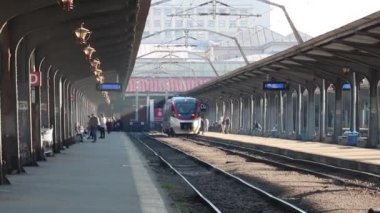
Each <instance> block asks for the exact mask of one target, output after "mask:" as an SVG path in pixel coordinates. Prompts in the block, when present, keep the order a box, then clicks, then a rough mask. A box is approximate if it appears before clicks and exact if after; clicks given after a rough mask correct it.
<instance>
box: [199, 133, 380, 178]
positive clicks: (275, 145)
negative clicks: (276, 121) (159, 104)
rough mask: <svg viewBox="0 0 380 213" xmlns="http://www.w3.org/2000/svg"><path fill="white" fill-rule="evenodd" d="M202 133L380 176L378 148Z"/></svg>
mask: <svg viewBox="0 0 380 213" xmlns="http://www.w3.org/2000/svg"><path fill="white" fill-rule="evenodd" d="M202 136H204V137H208V138H216V139H223V140H228V141H233V142H236V143H238V144H243V143H244V145H246V146H247V144H248V145H249V147H251V148H256V149H259V150H263V151H267V152H272V153H277V154H282V155H286V156H289V157H292V158H296V159H304V160H310V161H315V162H319V163H325V164H329V165H333V166H339V167H344V168H348V169H354V170H359V171H363V172H369V173H373V174H377V175H380V149H366V148H359V147H354V146H346V145H338V144H329V143H319V142H312V141H297V140H287V139H281V138H269V137H257V136H250V135H238V134H224V133H217V132H205V133H204V135H202Z"/></svg>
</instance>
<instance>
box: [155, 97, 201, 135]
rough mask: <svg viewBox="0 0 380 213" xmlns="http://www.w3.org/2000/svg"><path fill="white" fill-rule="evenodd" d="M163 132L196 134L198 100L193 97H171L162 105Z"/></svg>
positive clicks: (198, 113)
mask: <svg viewBox="0 0 380 213" xmlns="http://www.w3.org/2000/svg"><path fill="white" fill-rule="evenodd" d="M162 128H163V132H164V133H166V134H168V135H169V136H172V135H187V134H198V133H199V131H200V128H201V117H200V102H199V101H198V100H197V99H196V98H193V97H172V98H171V99H168V100H167V102H166V103H165V106H164V120H163V122H162Z"/></svg>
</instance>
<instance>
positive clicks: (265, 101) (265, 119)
mask: <svg viewBox="0 0 380 213" xmlns="http://www.w3.org/2000/svg"><path fill="white" fill-rule="evenodd" d="M267 114H268V97H267V92H264V99H263V135H266V133H267V131H268V116H267Z"/></svg>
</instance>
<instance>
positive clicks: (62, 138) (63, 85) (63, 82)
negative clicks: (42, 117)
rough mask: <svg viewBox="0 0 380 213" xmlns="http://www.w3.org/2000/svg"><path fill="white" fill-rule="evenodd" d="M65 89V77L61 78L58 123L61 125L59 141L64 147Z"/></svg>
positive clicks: (65, 139) (65, 137)
mask: <svg viewBox="0 0 380 213" xmlns="http://www.w3.org/2000/svg"><path fill="white" fill-rule="evenodd" d="M66 91H67V79H63V80H62V84H61V97H60V103H61V104H60V116H59V117H60V125H61V141H62V142H63V145H64V146H65V147H68V145H69V144H68V143H67V128H66V123H67V112H66V104H67V101H66V100H67V98H66V95H67V93H66Z"/></svg>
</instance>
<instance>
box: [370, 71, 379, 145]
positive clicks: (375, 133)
mask: <svg viewBox="0 0 380 213" xmlns="http://www.w3.org/2000/svg"><path fill="white" fill-rule="evenodd" d="M373 72H375V71H373ZM373 74H374V75H375V76H376V74H375V73H373ZM375 76H373V78H370V79H371V80H370V82H369V86H370V87H369V113H370V114H369V136H368V144H367V146H368V147H377V146H378V145H379V144H380V143H379V114H378V113H379V111H378V107H379V105H378V102H377V100H378V99H377V96H378V94H377V83H378V78H376V77H375Z"/></svg>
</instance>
